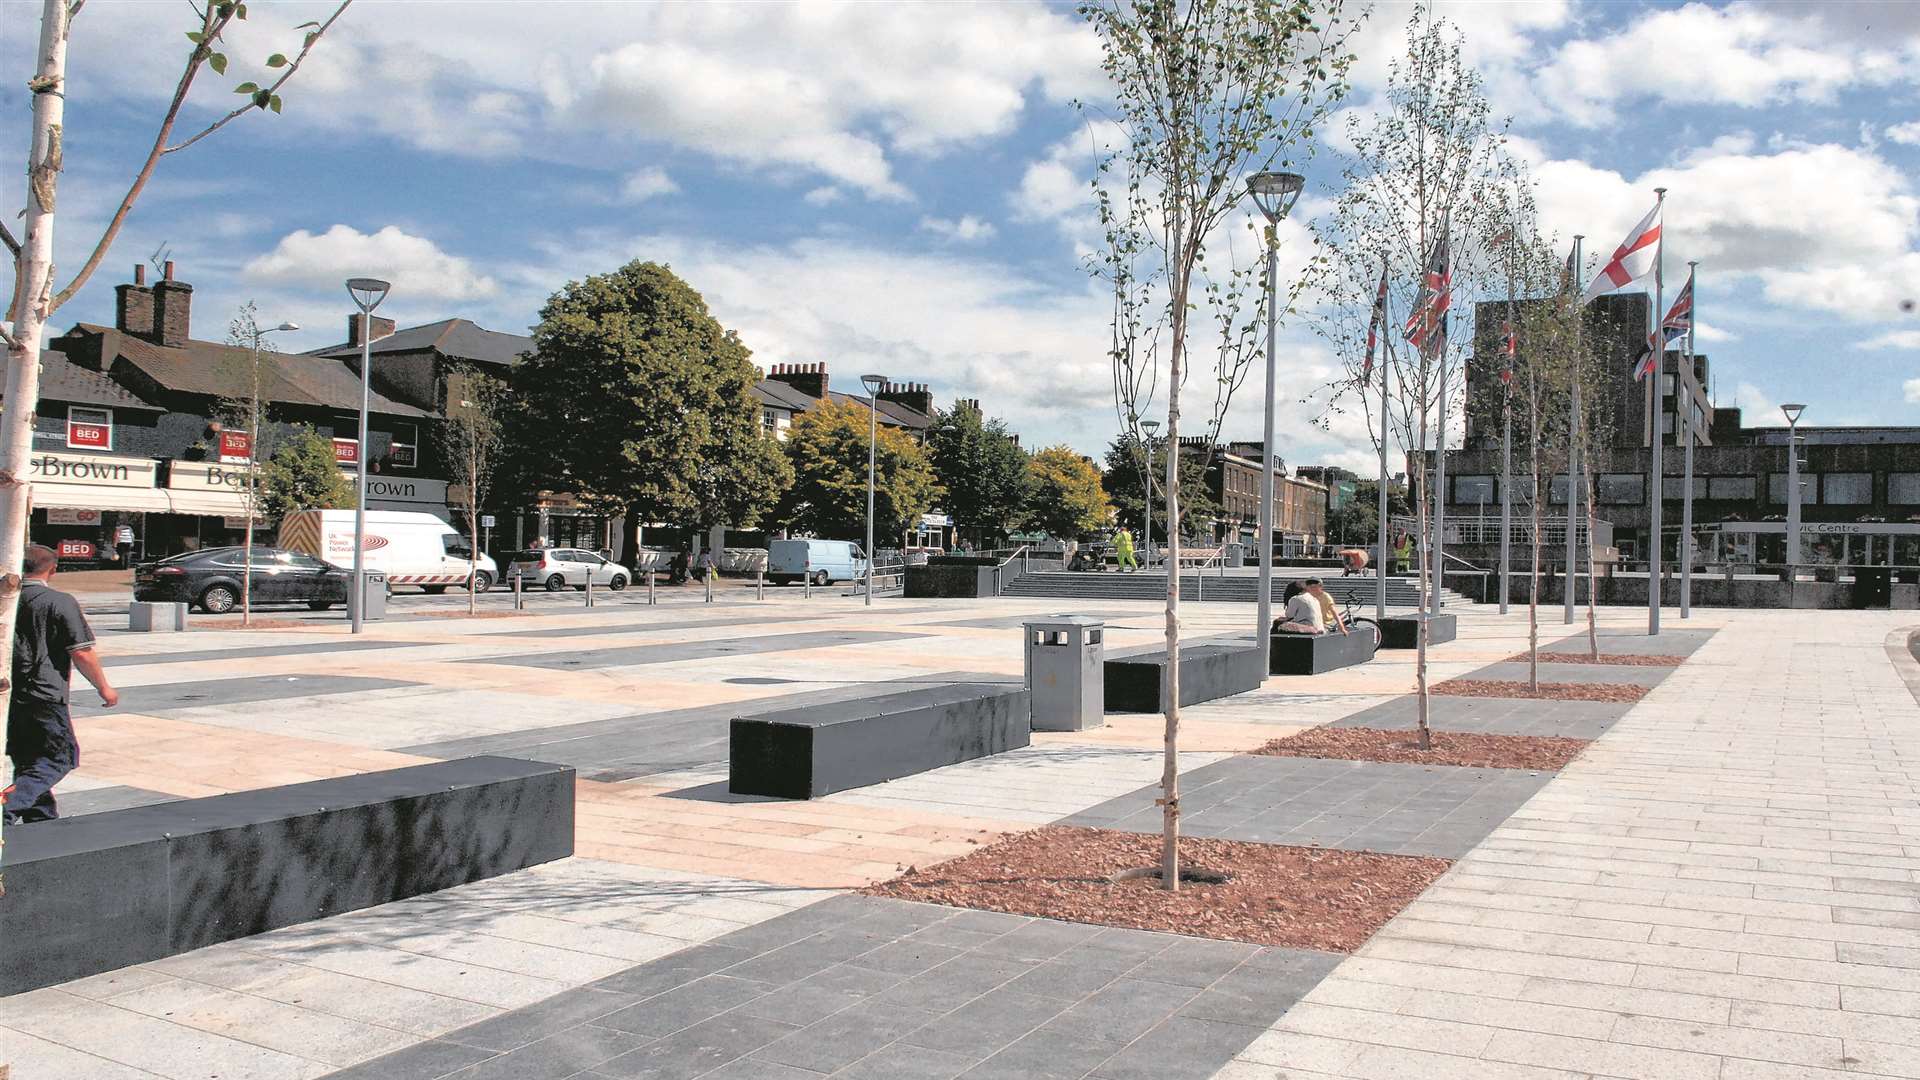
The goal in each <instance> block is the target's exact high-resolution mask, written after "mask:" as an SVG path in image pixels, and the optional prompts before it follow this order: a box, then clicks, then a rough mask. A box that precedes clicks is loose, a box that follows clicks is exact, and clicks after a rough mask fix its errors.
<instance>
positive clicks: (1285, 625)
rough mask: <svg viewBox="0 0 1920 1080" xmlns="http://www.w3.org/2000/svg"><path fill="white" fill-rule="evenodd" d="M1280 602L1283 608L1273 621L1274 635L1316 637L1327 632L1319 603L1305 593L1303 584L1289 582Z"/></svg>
mask: <svg viewBox="0 0 1920 1080" xmlns="http://www.w3.org/2000/svg"><path fill="white" fill-rule="evenodd" d="M1309 580H1312V579H1309ZM1282 602H1283V603H1284V605H1285V607H1284V608H1283V609H1282V611H1283V614H1282V615H1281V616H1280V617H1279V618H1278V619H1275V620H1274V621H1273V632H1274V633H1276V634H1313V635H1315V636H1318V635H1320V634H1324V633H1326V632H1327V629H1326V625H1325V622H1324V614H1323V613H1322V611H1321V610H1320V601H1318V600H1316V599H1314V597H1313V594H1311V593H1309V592H1308V591H1307V587H1306V584H1305V583H1304V582H1299V581H1294V582H1289V583H1288V585H1287V590H1286V592H1285V594H1284V595H1283V597H1282Z"/></svg>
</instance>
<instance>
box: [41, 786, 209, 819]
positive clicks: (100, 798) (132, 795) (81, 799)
mask: <svg viewBox="0 0 1920 1080" xmlns="http://www.w3.org/2000/svg"><path fill="white" fill-rule="evenodd" d="M179 800H180V796H178V795H169V794H167V793H166V792H164V791H148V790H147V789H146V788H137V787H129V786H128V785H125V784H114V785H112V786H110V787H101V788H88V789H87V790H85V791H62V792H60V816H61V817H78V816H80V815H81V814H100V813H105V812H106V811H108V810H126V809H130V808H132V807H135V806H153V805H154V804H156V803H166V802H178V801H179Z"/></svg>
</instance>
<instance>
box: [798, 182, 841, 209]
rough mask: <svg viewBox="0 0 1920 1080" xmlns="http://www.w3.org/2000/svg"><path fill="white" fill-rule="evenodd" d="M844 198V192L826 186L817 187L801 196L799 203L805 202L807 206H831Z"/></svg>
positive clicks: (830, 185)
mask: <svg viewBox="0 0 1920 1080" xmlns="http://www.w3.org/2000/svg"><path fill="white" fill-rule="evenodd" d="M846 196H847V193H846V192H844V191H841V190H840V189H839V188H837V187H834V186H833V185H832V184H828V185H827V186H825V187H817V188H814V189H813V190H812V191H809V192H807V193H806V194H805V195H803V196H801V201H802V202H805V203H806V204H807V205H808V206H832V205H833V204H834V203H837V202H839V201H840V200H841V199H844V198H846Z"/></svg>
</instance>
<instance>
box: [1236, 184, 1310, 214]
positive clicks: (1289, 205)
mask: <svg viewBox="0 0 1920 1080" xmlns="http://www.w3.org/2000/svg"><path fill="white" fill-rule="evenodd" d="M1306 189H1307V178H1306V177H1304V176H1301V175H1300V174H1299V173H1290V172H1257V173H1254V174H1253V175H1252V176H1249V177H1247V192H1248V194H1250V195H1252V196H1253V204H1254V205H1255V206H1258V207H1259V208H1260V212H1261V213H1263V214H1265V215H1267V224H1269V225H1278V224H1279V223H1280V219H1281V218H1283V217H1286V216H1287V213H1288V211H1290V210H1292V209H1293V204H1294V203H1295V202H1298V201H1299V199H1300V193H1301V192H1302V191H1305V190H1306Z"/></svg>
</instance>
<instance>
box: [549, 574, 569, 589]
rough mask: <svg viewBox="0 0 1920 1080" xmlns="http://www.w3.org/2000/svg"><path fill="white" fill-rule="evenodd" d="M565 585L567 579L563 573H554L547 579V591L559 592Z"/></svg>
mask: <svg viewBox="0 0 1920 1080" xmlns="http://www.w3.org/2000/svg"><path fill="white" fill-rule="evenodd" d="M566 587H567V579H566V577H565V575H562V574H555V575H553V576H552V577H550V578H548V579H547V591H548V592H559V591H560V590H561V589H564V588H566Z"/></svg>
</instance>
